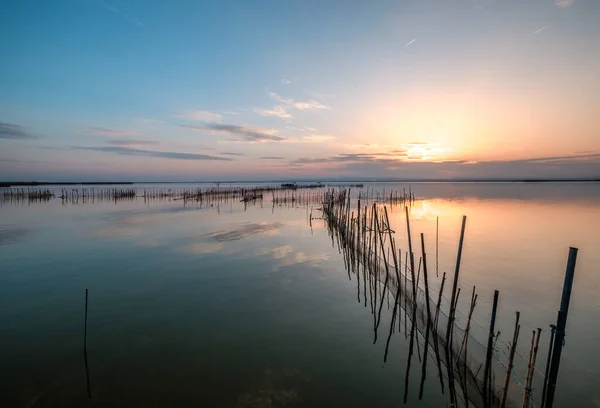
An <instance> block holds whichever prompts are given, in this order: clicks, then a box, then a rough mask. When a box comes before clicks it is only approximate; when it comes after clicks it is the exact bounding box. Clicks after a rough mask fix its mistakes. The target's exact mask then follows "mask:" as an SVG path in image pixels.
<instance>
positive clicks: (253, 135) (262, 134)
mask: <svg viewBox="0 0 600 408" xmlns="http://www.w3.org/2000/svg"><path fill="white" fill-rule="evenodd" d="M180 126H181V127H182V128H185V129H189V130H194V131H196V132H204V133H208V134H216V135H228V136H234V137H235V139H232V140H233V141H236V142H258V143H264V142H280V141H283V140H285V138H283V137H281V136H277V135H276V133H277V129H259V128H253V127H249V126H238V125H224V124H220V123H207V124H205V125H202V126H192V125H180Z"/></svg>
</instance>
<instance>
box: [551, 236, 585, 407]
mask: <svg viewBox="0 0 600 408" xmlns="http://www.w3.org/2000/svg"><path fill="white" fill-rule="evenodd" d="M577 251H578V250H577V248H572V247H571V248H569V259H568V261H567V270H566V273H565V283H564V285H563V292H562V298H561V301H560V310H559V311H558V318H557V320H556V334H555V339H554V344H553V350H552V362H551V363H550V377H549V379H548V389H547V390H546V392H547V393H548V395H547V396H546V405H545V406H544V408H551V407H552V405H553V404H554V393H555V392H556V379H557V377H558V367H559V365H560V355H561V353H562V348H563V343H564V340H565V328H566V327H567V317H568V315H569V303H570V302H571V290H572V289H573V278H574V277H575V264H576V263H577Z"/></svg>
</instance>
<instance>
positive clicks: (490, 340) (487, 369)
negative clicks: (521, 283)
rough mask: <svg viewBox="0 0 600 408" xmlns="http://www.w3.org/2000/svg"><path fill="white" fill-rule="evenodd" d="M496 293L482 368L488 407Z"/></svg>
mask: <svg viewBox="0 0 600 408" xmlns="http://www.w3.org/2000/svg"><path fill="white" fill-rule="evenodd" d="M498 295H499V292H498V291H497V290H495V291H494V304H493V306H492V319H491V320H490V334H489V337H488V344H487V352H486V356H485V368H484V370H483V401H484V406H485V407H489V400H488V398H489V395H488V394H489V389H488V385H489V381H490V376H491V370H492V352H493V348H494V328H495V326H496V311H497V310H498Z"/></svg>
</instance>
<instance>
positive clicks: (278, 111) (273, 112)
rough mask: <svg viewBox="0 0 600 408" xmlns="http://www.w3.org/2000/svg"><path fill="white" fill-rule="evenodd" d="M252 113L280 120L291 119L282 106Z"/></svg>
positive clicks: (256, 110)
mask: <svg viewBox="0 0 600 408" xmlns="http://www.w3.org/2000/svg"><path fill="white" fill-rule="evenodd" d="M254 111H255V112H256V113H258V114H259V115H261V116H277V117H278V118H282V119H288V118H291V117H292V115H291V114H290V113H289V112H286V110H285V108H284V107H283V106H275V107H273V109H255V110H254Z"/></svg>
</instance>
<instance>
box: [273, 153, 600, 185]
mask: <svg viewBox="0 0 600 408" xmlns="http://www.w3.org/2000/svg"><path fill="white" fill-rule="evenodd" d="M411 158H413V159H418V160H417V161H412V160H411ZM315 165H316V166H315ZM318 165H323V166H324V167H325V166H326V167H327V174H328V175H330V176H334V175H335V176H345V177H361V178H362V177H369V178H373V177H377V178H385V177H389V178H403V179H425V180H427V179H429V180H449V179H455V180H469V179H512V180H520V179H536V178H538V179H543V178H546V179H547V178H556V179H564V178H580V177H587V178H595V177H600V152H596V153H587V154H573V155H564V156H549V157H534V158H525V159H517V160H508V161H501V160H498V161H474V160H467V159H466V160H440V161H426V160H422V159H421V158H420V157H417V156H413V154H412V153H410V154H409V153H406V152H405V153H404V154H403V155H400V156H395V157H394V156H393V154H391V153H388V152H382V153H375V154H366V153H360V154H339V155H336V156H330V157H320V158H319V157H317V158H300V159H296V160H292V161H290V162H288V163H286V164H285V165H284V166H286V167H288V168H290V169H292V168H294V169H296V170H298V169H300V170H309V169H311V168H312V171H313V172H314V170H315V169H316V170H319V166H318ZM320 171H323V169H320Z"/></svg>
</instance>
